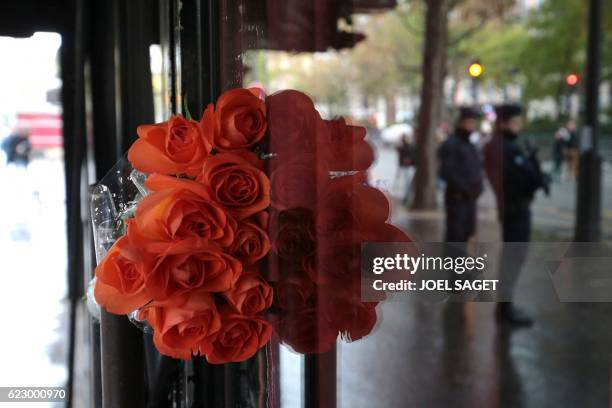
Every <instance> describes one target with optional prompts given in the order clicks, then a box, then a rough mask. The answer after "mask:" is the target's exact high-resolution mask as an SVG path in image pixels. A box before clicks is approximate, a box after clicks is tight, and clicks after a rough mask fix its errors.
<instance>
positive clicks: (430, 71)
mask: <svg viewBox="0 0 612 408" xmlns="http://www.w3.org/2000/svg"><path fill="white" fill-rule="evenodd" d="M426 4H427V12H426V15H425V46H424V55H423V67H422V72H423V85H422V89H421V107H420V109H419V116H418V124H417V132H416V136H417V159H416V174H415V185H414V186H415V190H414V200H413V202H412V208H413V209H418V210H422V209H433V208H435V207H436V147H437V141H436V132H437V128H438V126H439V125H440V117H441V113H442V112H441V111H442V109H441V107H442V102H443V98H444V95H443V81H444V74H445V72H446V69H445V67H444V64H445V62H446V57H445V54H446V31H447V24H448V14H447V7H448V5H447V0H428V1H427V2H426Z"/></svg>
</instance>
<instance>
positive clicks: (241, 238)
mask: <svg viewBox="0 0 612 408" xmlns="http://www.w3.org/2000/svg"><path fill="white" fill-rule="evenodd" d="M256 217H257V219H254V218H249V219H247V220H244V221H241V222H239V223H238V227H237V228H236V234H235V239H234V243H233V244H232V246H231V247H230V249H229V253H230V254H232V256H234V257H236V258H238V259H240V260H241V261H243V262H244V263H246V264H249V265H252V264H254V263H255V262H257V261H259V260H260V259H262V258H263V257H264V256H266V255H267V254H268V251H269V250H270V240H269V238H268V234H267V233H266V231H265V230H264V229H263V228H262V227H264V228H265V226H266V224H267V219H268V213H266V212H261V213H259V214H257V215H256ZM258 221H259V222H258Z"/></svg>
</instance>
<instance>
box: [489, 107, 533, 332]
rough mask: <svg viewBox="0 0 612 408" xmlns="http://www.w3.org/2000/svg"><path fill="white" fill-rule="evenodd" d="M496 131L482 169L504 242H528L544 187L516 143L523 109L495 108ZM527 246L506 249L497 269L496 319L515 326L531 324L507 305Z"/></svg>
mask: <svg viewBox="0 0 612 408" xmlns="http://www.w3.org/2000/svg"><path fill="white" fill-rule="evenodd" d="M496 114H497V121H496V129H495V133H494V135H493V138H492V139H491V141H490V142H489V143H488V144H487V146H485V168H486V171H487V176H488V177H489V180H490V182H491V185H492V187H493V190H494V191H495V195H496V197H497V210H498V215H499V218H500V221H501V223H502V232H503V239H504V242H528V241H529V235H530V232H531V210H530V206H531V202H532V201H533V197H534V194H535V192H536V191H537V190H538V189H539V188H541V187H544V186H545V178H544V176H543V173H542V171H541V169H540V163H539V162H538V160H537V158H536V156H535V152H533V151H531V152H528V151H525V150H524V149H523V148H522V147H521V146H520V145H519V144H518V143H517V138H518V133H519V132H520V130H521V127H522V118H521V115H522V109H521V107H520V106H517V105H502V106H498V107H497V108H496ZM526 254H527V253H526V246H522V245H521V246H506V247H505V248H504V252H503V254H502V260H501V266H500V279H501V281H500V291H499V296H500V299H501V300H502V301H503V302H501V303H500V304H499V305H498V317H499V318H500V319H501V320H503V321H506V322H509V323H513V324H517V325H530V324H531V323H532V321H531V319H530V318H529V316H528V315H527V314H525V313H524V312H523V311H522V310H520V309H519V308H517V307H516V306H514V305H513V304H512V302H510V300H511V299H512V292H513V289H514V286H515V283H516V280H517V278H518V274H519V272H520V270H521V267H522V264H523V262H524V260H525V256H526Z"/></svg>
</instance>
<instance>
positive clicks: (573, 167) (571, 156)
mask: <svg viewBox="0 0 612 408" xmlns="http://www.w3.org/2000/svg"><path fill="white" fill-rule="evenodd" d="M557 136H558V138H559V139H560V140H562V141H563V154H564V156H565V166H566V173H567V178H568V180H576V176H577V175H578V159H579V154H578V134H577V132H576V122H575V121H574V120H572V119H570V120H568V121H567V123H566V124H565V125H564V126H562V127H561V128H560V129H559V130H558V131H557V133H556V135H555V139H557Z"/></svg>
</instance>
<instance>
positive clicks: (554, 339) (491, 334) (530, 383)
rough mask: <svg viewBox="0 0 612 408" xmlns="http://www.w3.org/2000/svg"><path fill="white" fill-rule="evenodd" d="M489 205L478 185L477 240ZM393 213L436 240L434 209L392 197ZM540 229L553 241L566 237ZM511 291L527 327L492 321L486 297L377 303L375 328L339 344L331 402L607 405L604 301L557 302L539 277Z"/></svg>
mask: <svg viewBox="0 0 612 408" xmlns="http://www.w3.org/2000/svg"><path fill="white" fill-rule="evenodd" d="M492 204H493V201H492V195H491V193H490V191H487V192H485V195H484V197H482V199H481V200H480V202H479V214H478V219H479V221H478V239H479V241H481V242H491V241H499V236H500V232H499V226H498V224H497V219H496V213H495V210H494V208H493V205H492ZM393 210H394V223H395V224H396V225H398V226H400V227H402V228H403V229H404V230H405V231H407V232H408V233H410V234H411V235H412V236H413V237H414V238H415V239H416V240H419V241H421V242H435V241H440V240H441V237H443V233H444V214H443V211H442V210H435V211H427V212H413V211H407V210H406V209H404V208H402V207H401V206H400V205H399V204H398V203H397V202H396V203H395V204H394V208H393ZM549 227H550V226H548V227H547V228H548V229H547V228H544V231H545V233H546V236H549V237H551V239H553V240H554V239H562V238H563V237H565V236H566V235H567V234H566V232H567V231H566V230H564V226H559V227H558V228H556V229H555V228H549ZM536 228H538V226H537V224H536ZM555 231H558V234H559V238H554V237H555ZM551 234H552V235H551ZM543 275H545V274H543ZM517 292H518V293H519V295H518V299H517V300H518V303H520V304H521V305H522V306H524V307H525V309H526V310H527V311H528V312H529V313H530V314H531V315H532V316H533V317H534V319H535V322H536V323H535V325H534V326H533V327H532V328H528V329H515V330H512V329H507V328H503V327H501V326H499V325H498V324H497V323H496V321H495V319H494V307H495V305H494V304H493V303H468V304H458V303H453V304H450V305H449V304H441V303H422V304H407V303H402V302H398V301H388V302H385V303H383V304H382V305H381V306H379V308H380V309H379V310H380V312H381V317H382V319H381V320H382V323H381V324H380V325H379V327H378V328H377V330H376V331H375V332H374V333H373V334H372V335H370V336H369V337H368V338H366V339H364V340H362V341H358V342H355V343H352V344H343V345H342V346H341V349H340V352H339V356H340V357H339V384H338V388H339V390H341V393H340V405H339V406H342V407H351V408H359V407H364V408H366V407H367V408H375V407H381V408H383V407H385V408H386V407H412V406H414V407H512V408H517V407H538V408H540V407H602V408H607V407H610V406H612V405H611V404H612V397H611V395H612V380H611V356H612V330H611V329H610V327H612V325H611V323H612V304H610V303H599V304H598V303H560V302H559V301H558V300H557V296H556V294H555V292H554V289H553V287H552V285H551V284H550V281H549V280H548V279H547V277H546V276H539V277H538V276H528V277H522V279H519V282H518V288H517Z"/></svg>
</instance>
